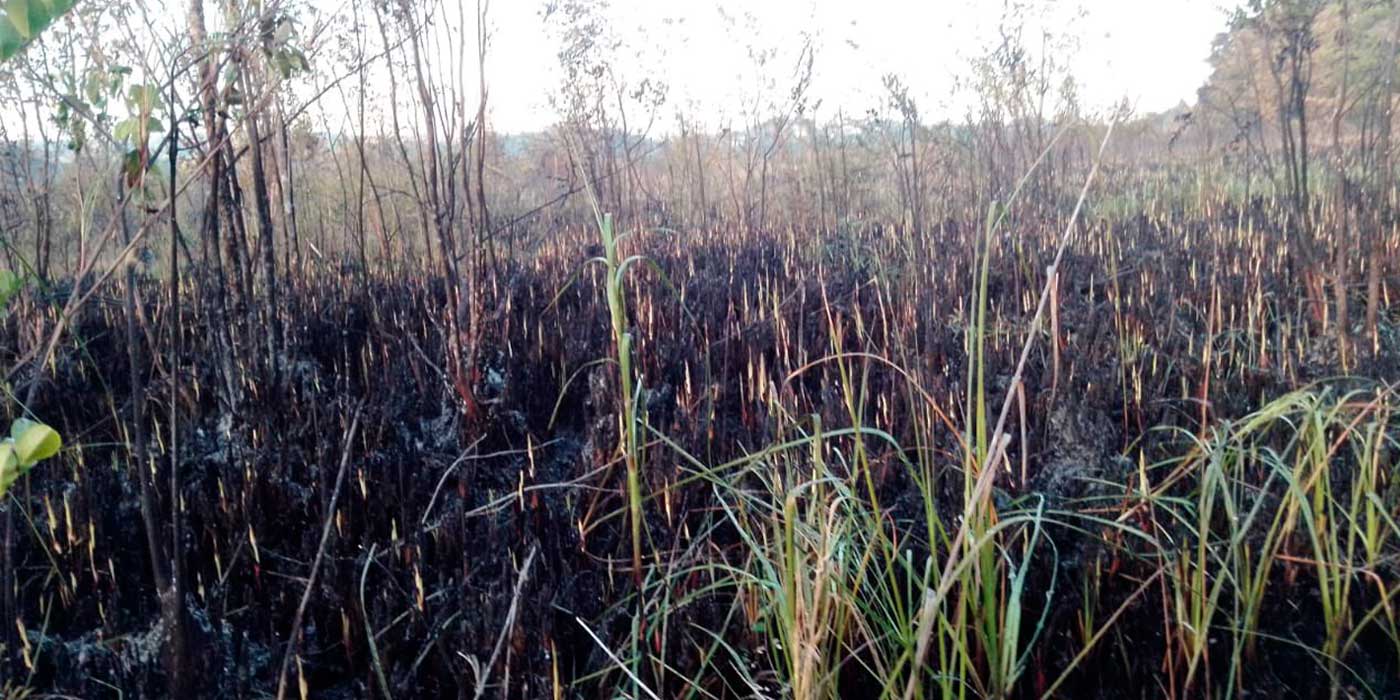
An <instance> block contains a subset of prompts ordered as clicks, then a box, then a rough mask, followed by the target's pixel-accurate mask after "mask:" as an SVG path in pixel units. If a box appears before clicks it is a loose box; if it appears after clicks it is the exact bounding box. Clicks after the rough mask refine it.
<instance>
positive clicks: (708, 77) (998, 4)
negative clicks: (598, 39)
mask: <svg viewBox="0 0 1400 700" xmlns="http://www.w3.org/2000/svg"><path fill="white" fill-rule="evenodd" d="M352 1H353V0H352ZM460 1H462V2H468V1H469V0H460ZM1032 4H1033V5H1034V6H1035V10H1034V11H1033V13H1032V14H1033V15H1036V16H1040V17H1044V18H1045V19H1044V20H1043V21H1044V26H1046V27H1047V28H1049V29H1050V30H1051V31H1055V32H1067V33H1069V34H1070V35H1072V36H1074V37H1075V38H1076V39H1077V40H1078V42H1079V49H1078V52H1077V54H1076V55H1075V57H1074V62H1073V64H1072V65H1073V70H1074V73H1075V75H1076V77H1077V78H1078V80H1079V82H1080V84H1081V101H1082V102H1083V103H1084V105H1085V106H1086V107H1087V108H1090V109H1094V108H1104V107H1107V106H1109V105H1111V104H1114V103H1116V102H1118V101H1119V100H1121V99H1123V98H1124V97H1126V98H1128V99H1129V100H1130V101H1131V102H1133V103H1135V104H1136V106H1137V108H1138V109H1139V110H1140V111H1144V112H1145V111H1157V110H1162V109H1166V108H1169V107H1172V106H1174V105H1176V104H1177V103H1178V102H1180V101H1182V100H1185V101H1186V102H1188V103H1190V102H1194V100H1195V92H1196V88H1197V87H1199V86H1200V85H1201V84H1202V83H1203V82H1204V80H1205V79H1206V77H1207V76H1208V74H1209V66H1208V65H1207V64H1206V58H1207V57H1208V56H1209V54H1210V45H1211V40H1212V39H1213V38H1214V37H1215V35H1216V34H1218V33H1219V32H1221V31H1223V29H1224V27H1225V17H1226V14H1225V13H1226V9H1225V8H1226V7H1227V6H1234V5H1236V4H1238V3H1237V2H1234V1H1233V0H1032ZM543 6H544V1H543V0H495V1H494V2H492V3H491V6H490V15H489V17H488V22H489V24H490V26H491V29H492V32H493V36H492V44H491V47H490V53H489V55H488V59H487V60H488V67H487V71H488V72H487V81H488V84H489V89H490V91H491V102H492V105H491V111H492V113H493V116H492V118H493V120H494V121H495V125H496V128H497V129H500V130H503V131H507V132H519V131H529V130H534V129H539V128H543V127H545V126H548V125H549V124H551V123H553V121H554V120H555V115H554V113H553V111H552V110H551V109H550V107H549V102H548V99H547V95H548V93H549V91H550V90H552V89H553V88H554V87H555V86H557V84H558V79H557V77H556V76H557V70H558V69H557V58H556V51H557V45H556V44H555V43H554V41H553V40H552V38H551V34H550V33H549V32H547V31H546V28H545V24H544V20H543V16H542V9H543ZM721 7H722V8H724V10H725V11H726V12H728V13H729V14H730V15H731V16H734V17H738V18H742V17H743V15H744V13H745V12H749V13H752V14H753V16H754V19H755V25H756V26H757V27H758V30H757V32H754V33H751V34H750V33H747V32H741V33H740V35H741V36H752V37H753V38H752V41H753V42H754V43H755V44H757V45H759V46H774V47H781V48H782V49H784V50H787V51H792V50H794V48H795V47H796V46H797V45H798V43H799V39H798V38H797V37H798V36H799V34H800V32H801V31H803V30H806V31H808V32H810V33H812V34H813V35H814V36H815V37H816V47H817V54H816V63H815V76H814V81H813V86H812V96H813V97H814V98H819V99H821V100H822V108H821V112H822V113H823V114H826V115H834V114H835V111H836V108H837V106H840V107H841V108H842V109H845V110H846V111H847V112H848V113H856V114H860V113H864V112H865V110H867V109H868V108H870V107H872V106H875V105H876V104H878V103H879V101H880V100H881V97H880V95H881V92H882V88H881V84H880V78H881V76H882V75H884V74H885V73H887V72H895V73H898V74H899V75H900V76H901V78H902V79H903V80H904V82H905V83H906V84H907V85H909V86H910V88H911V90H912V93H913V95H914V96H915V97H916V99H917V100H918V102H919V105H920V109H921V111H922V113H923V114H924V115H925V116H926V117H927V118H935V119H936V118H940V117H953V118H957V117H961V116H963V111H964V108H963V107H962V106H960V105H961V104H962V103H960V102H959V101H958V98H957V97H956V96H955V90H954V86H955V83H956V78H957V77H958V76H964V77H965V76H967V75H968V65H969V59H970V58H971V57H973V56H975V55H978V54H979V53H981V52H982V50H983V49H984V48H985V47H986V46H987V45H989V44H990V43H992V42H993V41H995V39H996V37H997V23H998V20H999V18H1000V16H1001V14H1002V10H1003V7H1004V6H1003V2H1002V1H1001V0H981V1H979V0H929V1H927V2H919V1H917V0H853V1H852V0H762V1H761V2H744V1H743V0H612V2H611V9H610V12H609V14H610V16H611V17H612V18H613V26H614V27H615V28H616V30H617V31H618V33H619V35H620V36H621V37H622V38H623V39H624V41H627V42H628V43H630V44H632V45H633V46H636V47H642V50H643V51H644V53H645V57H644V59H643V61H642V62H641V63H643V64H645V65H646V66H648V67H649V68H650V69H651V70H652V71H653V73H654V74H657V75H659V76H661V77H662V78H663V79H664V80H666V81H667V83H668V84H669V86H670V98H669V100H668V107H666V108H664V109H663V115H664V116H663V123H664V124H665V125H667V126H669V124H670V123H672V122H673V118H672V117H671V115H673V114H674V112H675V110H674V109H673V108H674V107H676V106H678V105H693V106H694V107H695V109H690V108H687V109H686V110H685V111H686V112H687V113H688V114H691V115H693V116H696V117H698V118H700V119H702V120H705V121H709V122H711V123H712V124H713V123H715V122H716V121H718V120H721V119H722V118H723V115H725V114H728V113H732V112H734V111H735V110H736V109H737V105H738V98H737V95H736V93H737V92H739V91H740V88H742V87H743V82H744V81H743V80H741V78H740V76H741V75H743V71H744V69H745V67H746V66H747V65H748V62H747V54H746V51H745V46H744V43H745V42H744V41H743V40H742V39H741V38H740V37H736V36H734V32H732V31H730V30H728V29H727V28H726V25H725V23H724V21H723V20H722V19H721V17H720V11H719V8H721ZM1078 10H1082V11H1083V13H1084V14H1083V15H1082V17H1081V18H1075V16H1076V15H1078V14H1079V13H1078V12H1077V11H1078ZM467 15H468V16H469V17H470V15H471V13H470V11H468V12H467ZM665 20H671V21H670V22H667V21H665ZM1034 21H1036V20H1034V19H1033V20H1032V22H1034ZM740 24H741V26H742V24H743V20H742V19H740ZM473 31H474V28H468V30H467V31H466V32H463V34H465V35H466V36H468V37H472V36H474V34H473ZM1032 34H1033V32H1027V37H1030V36H1031V35H1032ZM1037 43H1038V42H1037ZM619 62H620V63H621V65H623V66H624V69H629V68H628V67H629V63H630V69H635V67H636V66H637V63H638V62H636V61H631V60H630V58H629V57H625V56H623V57H619ZM787 65H788V64H787V63H785V64H784V65H783V66H782V67H781V68H780V70H779V72H785V71H787V70H788V68H787Z"/></svg>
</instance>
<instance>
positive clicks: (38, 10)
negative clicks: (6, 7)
mask: <svg viewBox="0 0 1400 700" xmlns="http://www.w3.org/2000/svg"><path fill="white" fill-rule="evenodd" d="M21 1H22V0H21ZM52 21H53V11H52V10H50V9H49V3H48V0H29V34H30V38H33V36H34V35H35V34H38V33H39V32H42V31H44V28H45V27H47V26H49V22H52Z"/></svg>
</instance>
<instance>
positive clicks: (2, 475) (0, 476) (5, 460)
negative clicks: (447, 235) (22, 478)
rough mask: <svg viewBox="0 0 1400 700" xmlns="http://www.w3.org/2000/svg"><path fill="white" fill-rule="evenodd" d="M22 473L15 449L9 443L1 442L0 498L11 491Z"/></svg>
mask: <svg viewBox="0 0 1400 700" xmlns="http://www.w3.org/2000/svg"><path fill="white" fill-rule="evenodd" d="M21 471H22V470H21V469H20V466H19V460H18V459H17V458H16V457H15V449H14V447H12V446H11V445H10V443H9V442H8V441H6V442H0V496H4V495H5V492H7V491H9V490H10V486H12V485H13V484H14V483H15V480H16V479H18V478H19V475H20V473H21Z"/></svg>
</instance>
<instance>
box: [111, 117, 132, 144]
mask: <svg viewBox="0 0 1400 700" xmlns="http://www.w3.org/2000/svg"><path fill="white" fill-rule="evenodd" d="M112 135H113V136H115V137H116V138H117V140H118V141H130V140H131V138H132V137H133V136H135V135H136V120H135V119H123V120H121V121H120V122H118V123H117V126H116V127H115V128H114V129H112Z"/></svg>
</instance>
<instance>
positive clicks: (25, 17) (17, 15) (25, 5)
mask: <svg viewBox="0 0 1400 700" xmlns="http://www.w3.org/2000/svg"><path fill="white" fill-rule="evenodd" d="M5 15H6V16H7V17H9V18H10V24H11V25H12V26H14V28H15V31H16V32H18V33H19V36H20V38H21V39H24V40H25V41H28V40H30V39H33V38H34V32H33V27H31V26H30V25H29V0H9V1H8V2H6V3H5Z"/></svg>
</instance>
